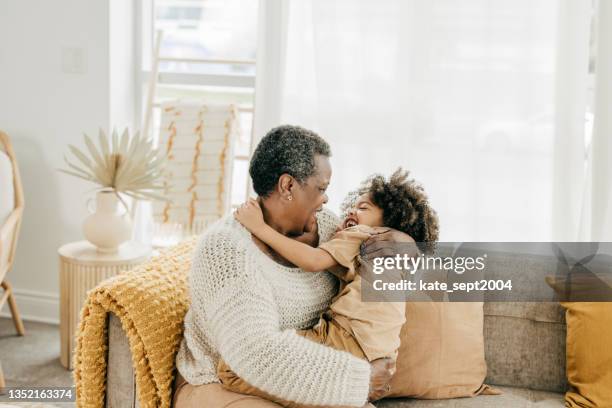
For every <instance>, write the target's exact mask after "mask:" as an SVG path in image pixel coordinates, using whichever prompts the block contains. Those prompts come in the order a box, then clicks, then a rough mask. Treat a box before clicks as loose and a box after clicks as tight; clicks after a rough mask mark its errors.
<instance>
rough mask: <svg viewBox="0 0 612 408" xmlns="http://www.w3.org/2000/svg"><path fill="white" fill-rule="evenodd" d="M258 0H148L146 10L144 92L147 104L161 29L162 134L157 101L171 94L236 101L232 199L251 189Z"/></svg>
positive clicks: (155, 123) (155, 128)
mask: <svg viewBox="0 0 612 408" xmlns="http://www.w3.org/2000/svg"><path fill="white" fill-rule="evenodd" d="M257 6H258V1H257V0H149V1H145V2H144V3H143V5H142V6H141V7H142V10H141V13H140V14H141V16H142V24H143V26H142V30H141V32H142V65H143V69H142V74H143V75H142V84H141V85H142V98H141V100H142V101H143V102H142V103H143V109H142V110H143V111H144V110H145V109H146V108H147V106H146V103H147V102H146V101H147V97H148V82H149V78H150V76H151V70H152V66H153V60H154V55H153V53H154V52H153V49H154V44H155V41H156V38H157V35H159V33H161V36H162V41H161V44H160V52H159V67H158V69H159V75H158V84H157V86H156V87H155V98H154V100H153V105H152V106H153V111H152V116H151V118H152V120H151V129H152V134H153V135H155V136H157V135H159V123H160V112H159V106H160V105H161V104H162V103H163V102H164V101H167V100H172V99H177V98H180V99H182V100H201V101H206V102H207V103H233V104H235V105H236V106H237V107H238V112H239V122H240V126H241V131H240V137H239V139H238V140H237V141H236V144H235V149H234V153H235V160H234V169H233V175H234V179H233V182H232V204H233V205H238V204H239V203H241V202H243V201H244V200H245V199H246V195H247V181H248V177H245V176H246V175H247V168H248V159H249V153H250V146H251V132H252V121H253V103H254V88H255V52H256V40H257V29H256V28H257Z"/></svg>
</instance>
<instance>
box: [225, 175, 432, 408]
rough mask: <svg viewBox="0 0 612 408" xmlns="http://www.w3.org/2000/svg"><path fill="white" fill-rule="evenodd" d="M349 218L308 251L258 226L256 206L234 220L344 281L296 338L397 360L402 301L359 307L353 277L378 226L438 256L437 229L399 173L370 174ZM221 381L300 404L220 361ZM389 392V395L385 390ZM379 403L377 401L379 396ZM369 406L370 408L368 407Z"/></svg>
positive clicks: (421, 197)
mask: <svg viewBox="0 0 612 408" xmlns="http://www.w3.org/2000/svg"><path fill="white" fill-rule="evenodd" d="M344 210H345V213H346V217H345V219H344V221H343V222H342V224H341V225H340V226H339V231H338V232H337V233H336V235H335V236H334V237H333V238H332V239H331V240H329V241H327V242H325V243H323V244H321V245H319V247H318V248H313V247H311V246H309V245H307V244H304V243H301V242H298V241H296V240H293V239H290V238H288V237H286V236H284V235H282V234H280V233H278V232H277V231H275V230H274V229H272V228H271V227H269V226H268V225H267V224H266V223H265V222H264V219H263V214H262V212H261V208H260V206H259V203H258V202H257V201H256V200H249V201H248V202H246V203H245V204H243V205H242V206H241V207H240V208H239V209H238V210H237V211H236V213H235V218H236V219H237V220H238V221H239V222H240V223H241V224H242V225H243V226H244V227H245V228H246V229H248V230H249V231H250V232H251V233H252V234H253V235H254V236H256V237H257V238H259V239H260V240H262V241H263V242H265V243H266V244H267V245H269V246H270V247H272V248H273V249H274V250H275V251H276V252H278V253H279V254H280V255H282V256H283V257H285V258H286V259H288V260H289V261H290V262H292V263H293V264H295V265H297V266H298V267H300V268H302V269H303V270H304V271H307V272H320V271H323V270H329V271H330V272H332V273H334V274H335V275H336V276H337V277H338V278H339V279H340V282H341V285H340V289H339V292H338V294H337V295H336V297H334V299H333V300H332V304H331V305H330V307H329V309H328V310H327V311H326V312H325V313H323V314H322V315H321V318H320V320H319V322H318V323H317V325H315V326H314V327H313V328H312V329H308V330H300V331H299V333H300V334H301V335H303V336H305V337H307V338H309V339H311V340H313V341H316V342H318V343H322V344H326V345H328V346H330V347H334V348H336V349H340V350H344V351H347V352H349V353H352V354H353V355H355V356H357V357H359V358H363V359H366V360H368V361H370V362H371V361H373V360H376V359H379V358H388V359H391V361H392V362H394V361H395V359H396V357H397V350H398V349H399V345H400V339H399V335H400V330H401V328H402V325H403V324H404V322H405V320H406V316H405V305H404V303H402V302H364V301H362V299H361V277H360V275H359V274H357V272H356V271H357V266H358V265H357V263H358V255H359V250H360V246H361V244H362V243H363V242H364V241H365V240H367V239H368V238H369V237H370V236H371V235H373V234H375V228H376V227H390V228H394V229H397V230H399V231H403V232H405V233H407V234H408V235H410V236H411V237H412V238H413V239H414V240H415V241H416V243H417V245H418V246H419V248H420V249H421V250H422V251H423V252H425V253H431V252H433V251H434V249H435V245H436V241H437V239H438V233H439V224H438V216H437V215H436V212H435V211H434V210H433V209H432V208H431V207H430V205H429V201H428V198H427V195H426V194H425V191H424V189H423V187H422V186H421V185H420V184H418V183H417V182H415V180H414V179H411V178H409V177H408V172H405V171H402V170H401V169H398V170H397V171H395V172H394V173H393V174H392V175H391V177H389V179H385V178H384V177H383V176H381V175H374V176H371V177H370V178H368V179H367V180H366V181H365V182H363V183H362V184H361V187H360V188H358V189H357V190H356V191H354V192H353V193H352V194H350V195H349V197H348V198H347V200H345V204H344ZM218 375H219V378H220V380H221V382H222V383H223V386H224V387H226V388H228V389H230V390H231V391H234V392H240V393H243V394H250V395H257V396H262V397H265V398H267V399H270V400H273V401H275V402H277V403H279V404H281V405H283V406H285V407H299V406H301V405H299V404H296V403H293V402H289V401H283V400H279V399H278V398H276V397H274V396H271V395H267V394H266V393H264V392H263V391H260V390H258V389H256V388H254V387H252V386H251V385H250V384H248V383H247V382H246V381H244V380H243V379H241V378H240V377H238V376H237V375H236V374H235V373H234V372H233V371H232V370H231V368H230V367H228V366H227V364H225V362H223V361H221V362H220V364H219V366H218ZM387 391H390V390H387ZM381 397H382V395H381ZM370 406H371V405H370Z"/></svg>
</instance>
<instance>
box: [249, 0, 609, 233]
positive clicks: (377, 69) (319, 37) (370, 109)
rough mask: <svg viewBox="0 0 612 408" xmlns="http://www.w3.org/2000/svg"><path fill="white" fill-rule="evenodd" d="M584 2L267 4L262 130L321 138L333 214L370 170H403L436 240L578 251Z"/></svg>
mask: <svg viewBox="0 0 612 408" xmlns="http://www.w3.org/2000/svg"><path fill="white" fill-rule="evenodd" d="M591 7H592V4H591V2H589V1H582V0H575V1H574V0H572V1H567V2H559V1H557V0H539V1H532V0H515V1H502V0H463V1H460V2H458V1H455V0H440V1H428V0H382V1H373V0H333V1H330V0H265V1H262V2H261V6H260V24H259V27H260V28H259V30H260V32H259V45H258V62H257V70H258V71H257V90H256V108H255V109H256V112H255V127H254V129H255V135H256V137H261V136H262V135H263V134H265V132H266V130H268V129H269V128H271V127H273V126H276V125H278V124H280V123H291V124H298V125H301V126H304V127H307V128H311V129H313V130H315V131H317V132H318V133H319V134H321V135H322V136H323V137H325V138H326V139H327V140H328V141H329V142H330V144H331V146H332V151H333V158H332V165H333V169H334V174H333V177H332V184H331V186H330V189H329V196H330V203H329V205H330V206H331V208H332V209H337V208H338V205H339V203H340V202H341V200H342V198H343V197H344V195H345V194H346V193H347V192H348V191H349V190H351V189H352V188H354V187H355V186H356V185H357V184H358V183H359V181H361V180H362V179H363V178H365V177H366V176H367V175H369V174H371V173H373V172H380V173H384V174H389V173H390V172H392V171H393V170H394V169H396V168H397V167H398V166H402V167H404V168H405V169H408V170H410V171H411V173H412V175H413V176H414V177H415V178H416V179H418V180H420V181H421V182H422V183H423V184H424V186H425V188H426V190H427V191H428V192H429V195H430V198H431V202H432V204H433V206H434V207H435V208H436V209H437V211H438V213H439V215H440V219H441V225H442V228H441V235H442V236H441V238H442V240H446V241H470V240H474V241H485V240H488V241H548V240H576V239H578V238H579V230H580V219H581V218H580V217H581V214H582V215H583V217H584V215H585V211H586V212H588V213H590V208H585V201H584V192H585V190H584V181H585V166H584V163H585V153H586V147H585V142H584V140H585V139H584V136H585V133H584V127H585V126H584V118H585V104H586V89H587V73H588V55H589V48H588V47H589V30H590V18H591ZM608 180H609V179H608ZM583 233H584V234H586V235H583V238H584V237H586V238H587V239H588V238H589V236H590V235H589V233H588V232H583Z"/></svg>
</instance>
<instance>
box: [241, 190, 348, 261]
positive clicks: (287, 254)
mask: <svg viewBox="0 0 612 408" xmlns="http://www.w3.org/2000/svg"><path fill="white" fill-rule="evenodd" d="M234 217H235V218H236V219H237V220H238V221H239V222H240V223H241V224H242V225H243V226H244V227H245V228H246V229H248V230H249V231H250V232H251V233H252V234H253V235H255V236H256V237H257V238H259V239H260V240H262V241H263V242H265V243H266V244H267V245H269V246H270V247H271V248H272V249H274V250H275V251H276V252H278V253H279V254H280V255H281V256H282V257H284V258H285V259H287V260H288V261H289V262H291V263H292V264H294V265H296V266H298V267H300V268H302V269H303V270H305V271H308V272H320V271H323V270H325V269H328V268H330V267H332V266H334V265H337V264H338V263H337V262H336V261H335V260H334V258H333V257H332V256H331V255H330V254H329V253H328V252H327V251H325V250H323V249H320V248H313V247H311V246H310V245H307V244H304V243H302V242H299V241H296V240H294V239H291V238H288V237H286V236H284V235H283V234H281V233H279V232H278V231H276V230H275V229H274V228H272V227H270V226H269V225H268V224H266V223H265V222H264V219H263V214H262V212H261V207H260V206H259V203H258V202H257V201H256V200H253V199H251V200H249V201H247V202H246V203H244V204H243V205H242V206H241V207H240V208H239V209H238V210H236V212H235V213H234Z"/></svg>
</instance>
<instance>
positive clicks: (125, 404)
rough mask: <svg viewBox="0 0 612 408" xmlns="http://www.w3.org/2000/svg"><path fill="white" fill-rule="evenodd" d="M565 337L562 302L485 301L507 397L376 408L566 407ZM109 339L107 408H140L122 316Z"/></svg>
mask: <svg viewBox="0 0 612 408" xmlns="http://www.w3.org/2000/svg"><path fill="white" fill-rule="evenodd" d="M513 256H514V255H513ZM504 258H505V257H504ZM508 259H511V257H510V255H509V256H508ZM554 262H555V261H554V260H551V259H549V258H547V257H523V258H522V259H521V262H520V268H521V269H523V268H524V269H523V270H524V271H525V273H528V272H529V271H533V270H536V269H542V268H550V267H551V266H552V265H553V264H554ZM493 265H499V268H500V269H501V268H507V267H508V265H509V263H508V262H507V259H501V260H500V262H496V263H493ZM504 265H505V266H504ZM494 272H495V271H494ZM500 272H502V273H503V271H500ZM515 272H516V271H515ZM565 335H566V327H565V312H564V309H563V308H561V306H560V305H559V304H558V303H557V302H541V303H535V302H494V303H485V304H484V342H485V359H486V362H487V368H488V374H487V378H486V380H485V382H486V383H487V384H490V385H494V386H495V388H497V389H499V390H501V391H502V392H503V394H502V395H482V396H477V397H474V398H456V399H447V400H417V399H409V398H396V399H385V400H382V401H378V402H377V403H376V404H375V405H376V406H377V407H381V408H463V407H466V408H467V407H470V408H477V407H483V408H484V407H487V408H488V407H500V408H522V407H525V408H527V407H540V408H544V407H546V408H558V407H564V406H565V403H564V393H565V391H566V390H567V387H568V386H567V380H566V374H565ZM108 341H109V344H108V369H107V382H106V385H107V386H106V401H105V404H106V407H107V408H134V407H139V403H138V398H137V390H136V382H135V377H134V369H133V367H132V358H131V355H130V347H129V344H128V337H127V335H126V333H125V332H124V331H123V329H122V325H121V322H120V320H119V318H118V317H117V316H115V315H114V314H112V313H109V316H108Z"/></svg>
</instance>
